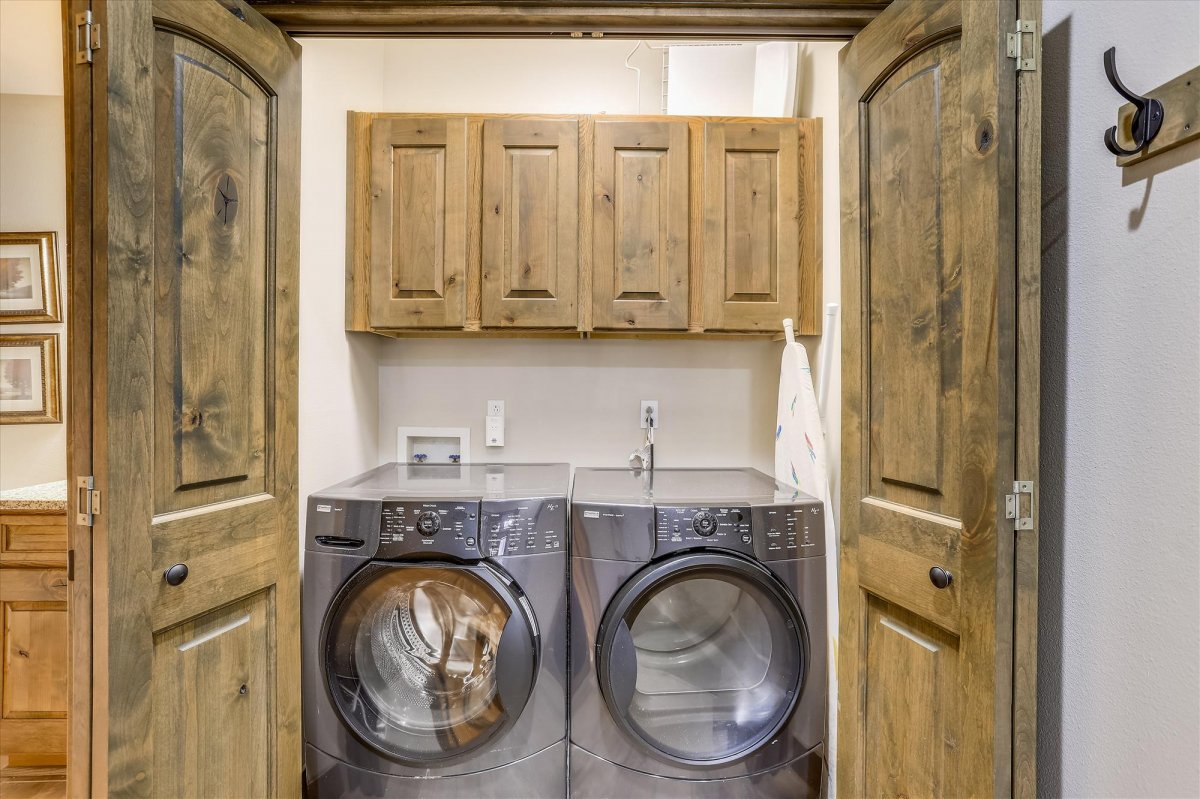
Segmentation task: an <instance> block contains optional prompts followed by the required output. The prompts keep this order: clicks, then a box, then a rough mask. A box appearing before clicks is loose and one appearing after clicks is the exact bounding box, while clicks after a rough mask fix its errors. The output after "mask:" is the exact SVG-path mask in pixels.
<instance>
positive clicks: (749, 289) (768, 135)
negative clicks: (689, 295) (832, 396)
mask: <svg viewBox="0 0 1200 799" xmlns="http://www.w3.org/2000/svg"><path fill="white" fill-rule="evenodd" d="M801 141H803V142H804V146H805V148H806V150H808V152H807V154H806V158H805V164H806V165H807V166H809V167H813V166H814V165H815V163H816V161H817V157H816V156H815V154H816V153H819V152H820V126H819V123H817V122H816V120H787V121H771V120H765V119H760V120H746V121H708V122H705V123H704V175H703V187H704V199H703V213H704V238H703V242H702V243H701V246H702V247H703V248H704V249H703V253H704V256H703V272H704V275H703V278H704V292H703V296H704V300H703V308H704V326H705V328H711V329H714V330H742V331H761V332H768V331H769V332H771V333H775V332H776V331H778V330H779V328H780V321H781V320H782V319H784V318H787V317H791V318H793V319H798V320H799V324H798V325H797V332H799V333H802V334H803V333H810V332H814V331H813V330H812V328H811V327H810V325H812V324H819V320H820V310H819V307H813V308H811V309H810V308H805V309H804V310H805V311H807V313H804V314H800V306H799V304H798V303H799V291H800V285H799V282H800V272H801V270H802V269H803V266H802V265H808V269H809V270H810V272H816V271H819V255H818V254H819V253H820V244H819V242H818V238H817V237H818V236H819V231H820V202H819V200H817V201H812V200H810V201H809V202H807V203H806V208H807V210H808V211H809V213H807V214H804V215H802V214H801V194H802V193H804V194H806V195H807V194H808V193H809V192H815V197H817V198H819V197H820V183H819V179H814V177H813V174H812V173H811V172H810V173H808V174H802V173H801V170H800V163H801V162H800V150H801ZM809 196H810V197H811V196H812V195H809ZM802 247H803V250H802ZM814 265H815V268H814ZM815 288H816V291H815V292H813V293H812V294H810V295H809V296H810V297H811V298H819V297H820V288H819V279H818V281H817V286H816V287H815ZM817 305H818V306H819V299H818V301H817Z"/></svg>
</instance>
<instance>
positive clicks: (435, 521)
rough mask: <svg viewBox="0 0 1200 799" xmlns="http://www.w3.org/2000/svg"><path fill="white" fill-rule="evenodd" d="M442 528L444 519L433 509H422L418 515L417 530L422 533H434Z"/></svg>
mask: <svg viewBox="0 0 1200 799" xmlns="http://www.w3.org/2000/svg"><path fill="white" fill-rule="evenodd" d="M441 529H442V519H441V517H440V516H438V515H437V514H436V513H434V512H433V511H431V510H425V511H421V515H420V516H418V517H417V532H418V533H420V534H421V535H433V534H435V533H436V532H437V531H438V530H441Z"/></svg>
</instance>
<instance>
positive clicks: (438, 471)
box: [317, 463, 571, 500]
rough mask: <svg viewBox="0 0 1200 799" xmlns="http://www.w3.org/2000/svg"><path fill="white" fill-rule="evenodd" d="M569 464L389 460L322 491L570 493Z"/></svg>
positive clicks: (504, 495) (400, 495) (392, 495)
mask: <svg viewBox="0 0 1200 799" xmlns="http://www.w3.org/2000/svg"><path fill="white" fill-rule="evenodd" d="M570 481H571V467H570V466H568V465H567V464H565V463H469V464H443V463H385V464H384V465H383V466H378V467H376V468H374V469H372V470H371V471H369V472H364V473H363V474H360V475H358V476H357V477H351V478H350V479H349V480H344V481H342V482H340V483H338V484H337V485H334V486H330V487H329V488H326V489H325V490H323V491H318V492H317V493H318V494H320V495H322V496H325V497H336V498H340V499H372V500H385V499H404V498H422V499H424V498H429V499H436V498H444V499H450V498H454V497H463V498H475V499H529V498H536V497H566V496H567V490H568V487H569V486H570Z"/></svg>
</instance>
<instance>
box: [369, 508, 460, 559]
mask: <svg viewBox="0 0 1200 799" xmlns="http://www.w3.org/2000/svg"><path fill="white" fill-rule="evenodd" d="M429 552H437V553H438V554H444V555H451V556H458V557H462V558H478V557H479V503H478V502H455V501H432V502H384V503H383V511H382V514H381V519H380V524H379V550H378V552H377V553H376V557H378V558H402V557H411V556H413V555H420V554H422V553H429Z"/></svg>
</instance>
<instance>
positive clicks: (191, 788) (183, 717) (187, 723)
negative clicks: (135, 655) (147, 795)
mask: <svg viewBox="0 0 1200 799" xmlns="http://www.w3.org/2000/svg"><path fill="white" fill-rule="evenodd" d="M271 612H272V602H271V598H270V594H269V592H262V593H258V594H255V595H253V596H250V597H247V598H246V599H243V600H241V601H239V602H235V603H233V604H231V605H228V606H226V607H222V608H219V609H217V610H214V611H212V612H209V613H206V614H205V615H203V616H200V617H199V618H196V619H193V620H192V621H187V622H184V623H182V624H178V625H176V626H173V627H170V628H168V629H166V630H164V631H163V632H161V633H159V634H157V635H155V637H154V650H155V654H154V671H155V673H154V687H155V692H156V695H155V697H154V699H155V702H154V704H155V709H156V712H155V717H154V725H155V726H154V739H155V747H154V773H155V775H156V776H158V781H157V784H158V788H157V790H160V791H162V792H163V793H162V795H163V796H179V797H196V799H204V797H219V796H230V797H232V796H271V795H279V794H281V793H283V791H280V790H279V788H278V787H277V786H273V785H271V782H272V779H273V778H274V777H275V776H276V775H274V774H273V773H272V772H273V769H272V765H273V758H272V756H271V748H272V747H271V740H270V723H269V722H270V719H271V717H272V713H273V707H272V705H273V704H274V697H273V691H272V688H273V685H272V682H273V680H272V676H273V675H272V674H271V670H272V669H271V666H272V660H273V658H272V657H271V641H270V630H271V628H272V626H273V621H274V620H273V619H272V618H271ZM185 730H186V731H187V733H186V734H181V732H182V731H185ZM217 764H220V765H219V766H217ZM288 793H290V791H289V792H288Z"/></svg>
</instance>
